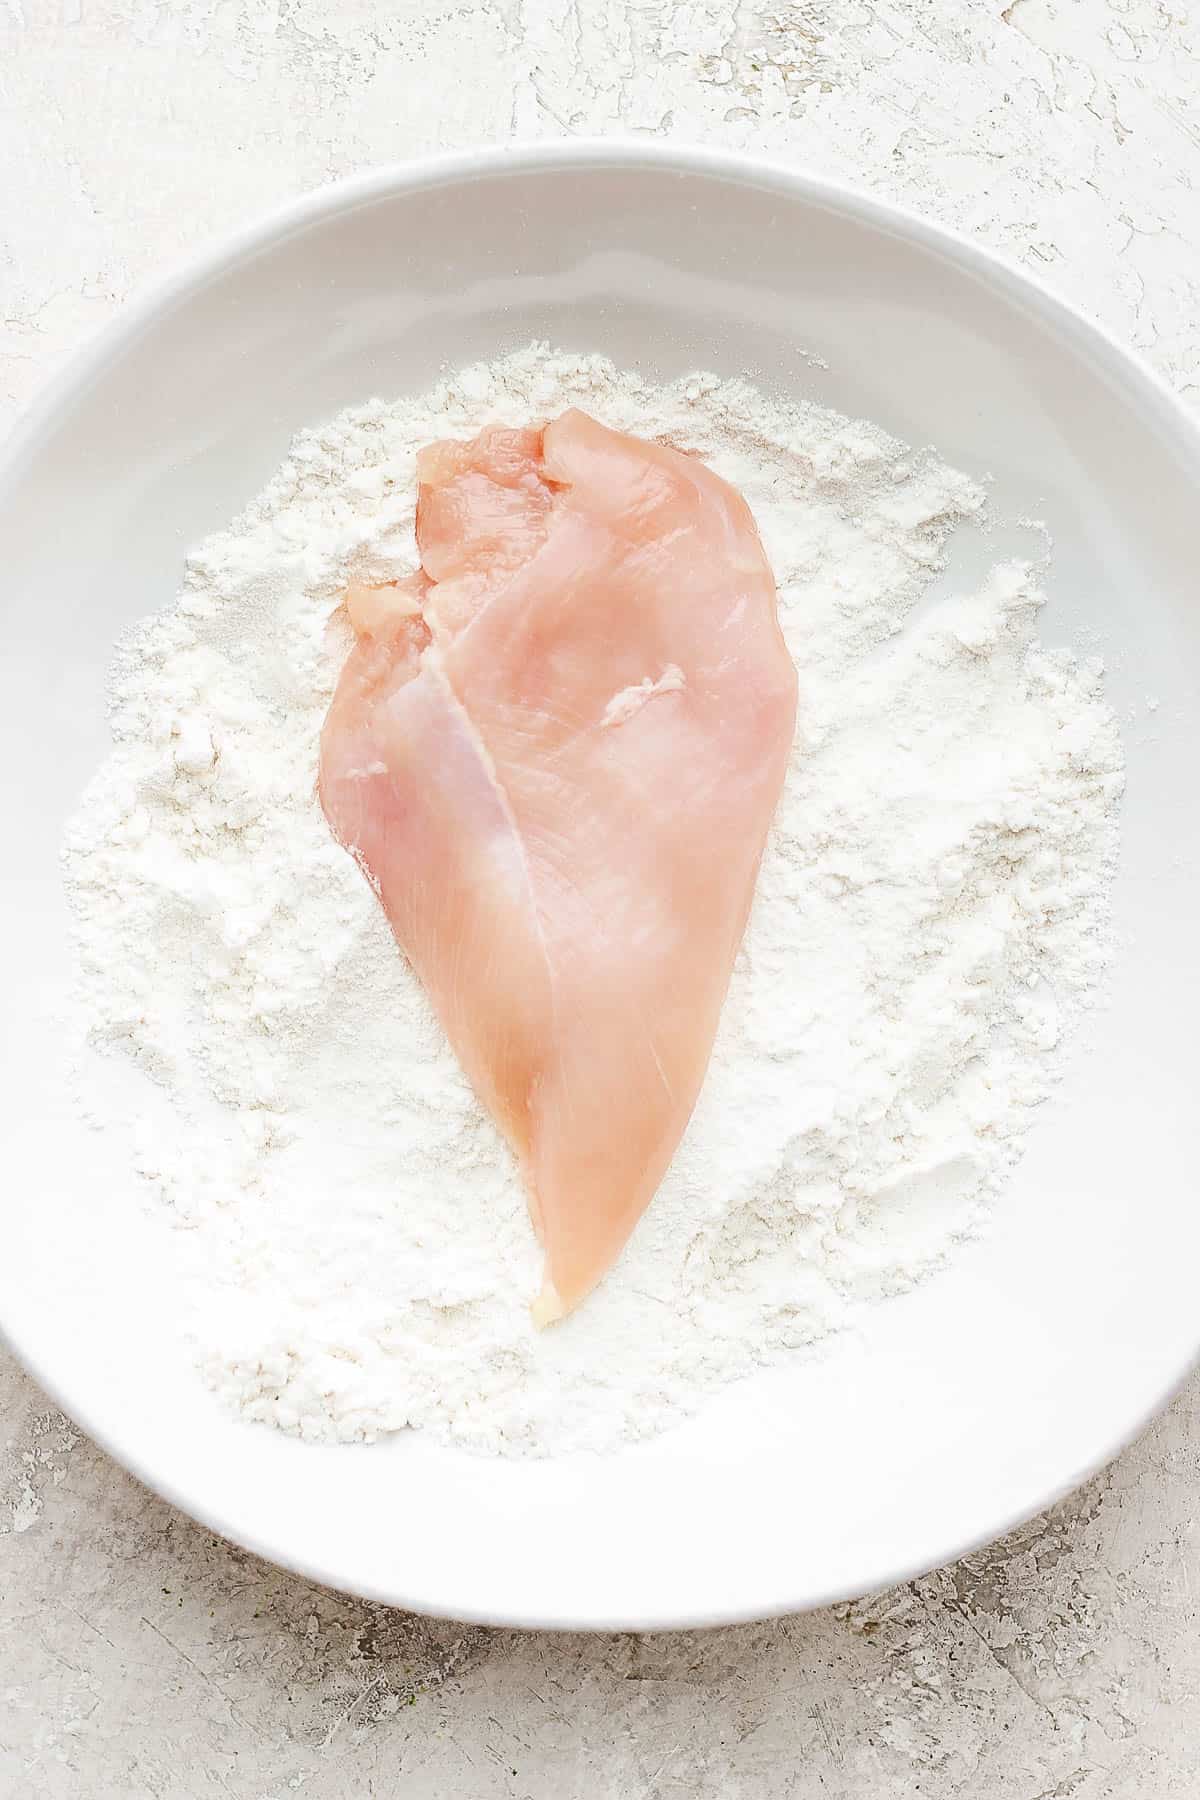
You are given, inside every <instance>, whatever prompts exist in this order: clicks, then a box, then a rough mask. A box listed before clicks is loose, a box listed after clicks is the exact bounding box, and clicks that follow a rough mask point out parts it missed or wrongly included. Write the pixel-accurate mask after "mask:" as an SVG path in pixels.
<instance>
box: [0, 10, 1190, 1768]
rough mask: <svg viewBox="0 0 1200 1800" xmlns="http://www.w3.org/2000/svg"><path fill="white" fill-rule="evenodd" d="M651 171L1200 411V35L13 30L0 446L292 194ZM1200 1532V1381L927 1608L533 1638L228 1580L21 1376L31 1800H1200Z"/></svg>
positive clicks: (168, 25) (633, 26) (36, 17)
mask: <svg viewBox="0 0 1200 1800" xmlns="http://www.w3.org/2000/svg"><path fill="white" fill-rule="evenodd" d="M1189 15H1190V16H1189ZM620 131H632V132H639V133H649V134H655V135H662V136H676V137H682V138H690V139H695V138H701V139H704V140H705V141H707V142H710V143H721V144H726V145H730V146H734V147H746V148H753V149H763V150H769V151H771V152H772V153H774V154H776V155H779V156H783V157H786V158H788V159H791V160H794V161H796V162H798V163H803V164H805V165H807V166H808V167H810V168H812V169H815V170H817V171H820V172H823V173H827V174H832V175H837V176H843V177H846V178H847V179H850V180H853V181H856V182H859V183H864V184H866V185H868V186H871V187H874V188H876V189H878V190H879V191H880V192H881V193H884V194H887V195H890V196H892V197H893V198H895V199H897V200H901V201H904V202H905V203H907V204H908V205H910V206H913V207H916V208H919V209H920V210H922V211H924V212H926V213H928V214H930V215H931V216H933V217H935V218H938V219H941V220H944V221H945V222H947V223H949V224H951V225H955V226H958V227H960V228H961V229H965V230H967V231H970V232H974V233H977V234H978V235H979V236H980V237H981V238H982V239H983V240H985V241H986V242H988V243H990V244H993V245H994V246H996V247H997V248H999V249H1001V250H1003V251H1005V252H1007V254H1008V255H1009V256H1010V257H1012V258H1014V259H1015V260H1017V261H1019V262H1021V263H1025V264H1028V265H1029V266H1030V267H1032V268H1034V269H1036V271H1037V272H1038V273H1039V274H1040V275H1042V276H1043V277H1044V278H1045V279H1046V280H1047V281H1049V282H1050V283H1051V284H1052V285H1054V286H1056V287H1057V288H1058V289H1059V290H1060V291H1061V292H1063V293H1065V294H1066V295H1068V296H1070V297H1071V298H1073V299H1074V300H1076V301H1078V302H1079V303H1080V304H1082V305H1083V306H1084V307H1085V308H1087V309H1088V310H1090V311H1091V312H1093V313H1095V314H1096V315H1097V316H1098V317H1099V318H1100V319H1102V320H1103V322H1104V323H1105V324H1107V325H1108V326H1109V327H1111V328H1112V329H1113V330H1114V331H1115V332H1117V333H1118V334H1120V335H1121V336H1122V337H1124V338H1126V339H1127V340H1129V341H1131V342H1132V343H1134V344H1135V345H1137V346H1138V348H1139V349H1141V350H1143V351H1144V352H1145V353H1146V354H1147V355H1148V356H1149V357H1150V359H1151V360H1152V361H1153V362H1154V363H1155V364H1156V365H1157V367H1158V368H1159V369H1160V370H1161V371H1162V373H1163V374H1164V375H1165V376H1166V377H1167V378H1168V380H1170V381H1171V382H1173V383H1174V384H1175V386H1176V387H1177V388H1179V389H1180V390H1181V391H1183V392H1185V393H1190V395H1191V396H1192V398H1193V399H1194V400H1196V401H1197V403H1200V196H1198V194H1197V191H1196V189H1197V186H1198V185H1200V19H1198V17H1197V12H1196V9H1194V8H1190V7H1187V6H1185V4H1184V0H1012V3H1011V4H1008V5H1004V6H1002V5H1001V3H1000V0H785V3H780V4H771V5H764V6H757V5H755V4H753V3H746V0H742V3H741V4H732V3H731V4H718V3H717V0H690V3H689V0H683V3H682V4H674V5H672V4H667V3H666V0H570V3H566V0H492V3H490V4H489V3H488V0H457V3H455V4H450V3H447V0H398V4H395V5H393V6H390V7H389V6H385V5H383V4H382V3H381V0H125V3H124V4H121V3H120V0H0V171H2V179H0V429H3V428H4V427H5V426H6V425H7V424H8V423H9V422H10V421H11V419H12V418H13V417H14V416H15V414H16V413H17V411H18V410H19V409H20V407H21V406H22V405H23V404H24V403H25V402H26V401H27V400H28V399H29V398H30V397H31V396H32V395H33V394H34V392H35V391H36V390H37V388H38V386H39V385H40V384H41V382H43V381H44V379H45V377H46V375H47V374H48V373H49V371H50V370H51V369H52V368H53V367H54V365H55V363H56V362H57V360H58V359H59V357H60V356H61V355H62V354H63V353H64V352H65V351H67V350H69V349H70V348H72V347H73V346H74V345H75V344H76V343H78V342H79V341H80V340H81V339H82V338H83V337H84V336H85V335H86V334H87V333H88V332H89V331H91V330H92V329H93V328H94V327H95V326H96V325H98V324H99V323H100V322H101V321H102V320H104V319H106V318H107V317H108V316H109V315H110V313H111V312H112V311H113V310H114V308H115V307H116V306H117V305H118V304H119V303H120V301H121V300H122V299H124V297H125V296H126V295H127V294H129V293H130V292H131V291H132V290H134V289H135V288H136V287H137V286H138V284H139V283H140V282H142V281H143V280H144V279H145V278H147V277H148V276H150V275H152V274H154V273H156V272H157V271H159V270H160V269H161V268H162V267H163V266H164V265H165V264H167V263H169V262H170V261H171V260H172V259H173V258H175V257H177V256H179V255H180V254H181V253H183V252H185V251H187V250H190V249H191V248H193V247H194V246H195V245H197V244H199V243H201V242H203V241H204V240H206V239H208V238H210V237H212V236H213V235H214V234H216V233H219V232H222V231H224V230H225V229H227V228H228V227H230V226H232V225H236V224H238V223H240V222H241V221H243V220H245V219H248V218H249V217H250V216H251V215H253V214H254V213H256V212H258V211H260V210H261V209H262V208H264V207H267V206H269V205H271V204H273V203H274V202H276V201H278V200H280V199H283V198H284V197H286V196H288V195H292V194H295V193H298V192H300V191H302V190H303V189H305V188H308V187H311V186H313V185H315V184H316V183H318V182H321V181H324V180H327V179H329V178H330V177H333V176H337V175H343V174H347V173H349V172H351V171H353V170H357V169H362V168H365V167H369V166H370V165H371V164H373V163H378V162H381V161H388V160H394V159H396V158H398V157H405V156H410V155H413V154H415V153H418V152H421V151H425V150H431V149H435V148H450V147H456V146H465V145H469V144H474V143H477V142H480V141H483V140H497V139H503V138H507V137H512V136H514V135H515V136H517V137H539V136H554V135H559V134H562V133H567V132H569V133H580V134H590V133H599V132H620ZM1198 1500H1200V1384H1197V1383H1193V1385H1192V1387H1191V1388H1190V1389H1189V1390H1187V1391H1185V1392H1184V1394H1183V1395H1182V1396H1181V1397H1180V1399H1179V1400H1178V1401H1177V1402H1176V1404H1175V1406H1174V1408H1173V1410H1172V1412H1171V1413H1170V1414H1169V1416H1168V1417H1167V1418H1165V1419H1164V1420H1162V1421H1161V1422H1160V1423H1159V1424H1157V1425H1156V1426H1154V1427H1153V1428H1152V1429H1151V1430H1150V1431H1149V1433H1148V1434H1147V1435H1146V1436H1145V1437H1144V1438H1143V1439H1142V1441H1141V1442H1140V1443H1139V1444H1137V1445H1136V1446H1135V1447H1134V1448H1133V1449H1131V1450H1130V1451H1129V1452H1127V1454H1126V1455H1125V1456H1123V1457H1122V1458H1121V1459H1120V1460H1119V1461H1118V1462H1117V1463H1116V1464H1115V1465H1114V1466H1113V1467H1112V1468H1110V1469H1109V1470H1108V1471H1107V1472H1106V1473H1105V1474H1103V1475H1102V1476H1100V1477H1099V1478H1097V1479H1096V1480H1095V1481H1093V1482H1092V1483H1090V1484H1089V1486H1088V1487H1087V1488H1085V1489H1084V1490H1083V1491H1082V1492H1081V1493H1079V1494H1077V1495H1076V1496H1074V1497H1073V1498H1072V1499H1070V1500H1069V1501H1067V1502H1065V1503H1064V1504H1063V1505H1061V1506H1060V1507H1058V1508H1057V1509H1056V1510H1055V1511H1054V1512H1053V1513H1052V1514H1050V1515H1048V1516H1047V1517H1045V1518H1043V1519H1040V1520H1038V1521H1036V1522H1035V1523H1034V1524H1032V1525H1030V1526H1028V1527H1026V1528H1025V1529H1023V1530H1021V1531H1019V1532H1017V1533H1016V1534H1014V1535H1013V1536H1012V1537H1010V1538H1009V1539H1007V1540H1006V1541H1005V1542H1003V1543H1001V1544H998V1545H995V1546H993V1547H992V1548H990V1549H988V1550H986V1551H983V1552H981V1553H980V1554H978V1555H977V1556H973V1557H971V1558H969V1559H967V1560H966V1561H965V1562H962V1563H960V1564H958V1565H957V1566H955V1567H954V1568H952V1569H949V1570H944V1571H942V1572H940V1573H937V1574H934V1575H930V1576H928V1577H926V1578H925V1579H924V1580H921V1581H917V1582H912V1583H908V1584H906V1585H905V1586H903V1587H899V1588H896V1589H893V1590H892V1591H890V1592H888V1593H886V1594H882V1595H875V1596H873V1597H871V1598H869V1599H865V1600H863V1601H860V1602H858V1603H856V1604H855V1605H853V1606H847V1607H839V1608H835V1609H833V1610H831V1611H827V1612H823V1613H818V1614H814V1615H810V1616H807V1617H802V1618H795V1619H788V1620H783V1621H780V1622H777V1623H775V1624H770V1625H763V1626H748V1627H744V1628H740V1629H736V1630H726V1631H720V1632H710V1633H700V1634H694V1635H687V1634H667V1635H661V1636H652V1637H633V1636H630V1637H620V1638H616V1637H605V1638H585V1637H568V1638H555V1637H550V1636H542V1635H536V1634H535V1635H525V1636H521V1635H516V1634H511V1633H507V1632H492V1631H486V1630H481V1629H476V1628H474V1627H470V1628H468V1627H460V1626H455V1625H443V1624H437V1623H432V1622H429V1621H425V1620H420V1619H415V1618H412V1617H409V1616H407V1615H404V1614H400V1613H392V1612H388V1611H387V1610H386V1609H383V1608H380V1607H377V1606H370V1605H366V1604H364V1603H361V1602H358V1601H353V1600H346V1599H342V1598H340V1597H338V1596H336V1595H332V1594H329V1593H326V1592H325V1591H323V1590H322V1589H320V1588H316V1587H313V1586H312V1585H311V1584H309V1583H307V1582H304V1581H301V1580H299V1579H297V1578H294V1577H292V1576H289V1575H284V1574H282V1573H280V1572H278V1571H275V1570H272V1569H270V1568H267V1567H265V1566H264V1565H262V1564H260V1563H259V1562H257V1561H256V1560H255V1559H254V1558H252V1557H249V1556H246V1555H243V1554H242V1553H241V1552H239V1551H236V1550H233V1549H231V1548H229V1547H228V1546H227V1545H225V1544H223V1543H221V1542H220V1541H218V1540H217V1539H214V1538H213V1537H212V1536H211V1535H210V1534H209V1533H207V1532H206V1531H203V1530H201V1529H200V1528H199V1527H198V1526H195V1525H193V1524H191V1523H190V1522H189V1521H188V1520H187V1519H185V1518H184V1517H182V1516H181V1515H179V1514H177V1513H175V1512H173V1511H172V1510H171V1509H170V1508H169V1507H167V1506H165V1505H164V1504H162V1503H161V1502H160V1501H158V1500H156V1499H153V1498H151V1497H150V1496H149V1495H147V1494H146V1493H144V1492H143V1491H142V1490H141V1489H140V1488H139V1487H137V1486H136V1484H135V1483H134V1482H133V1481H132V1480H131V1479H130V1478H129V1477H128V1476H126V1475H124V1474H123V1473H122V1472H121V1471H120V1470H119V1469H117V1468H116V1467H114V1466H113V1464H111V1463H110V1462H109V1461H108V1460H107V1459H106V1458H105V1457H104V1456H103V1455H101V1454H100V1452H99V1451H97V1450H95V1449H94V1448H93V1447H92V1446H91V1445H90V1444H89V1443H88V1442H87V1441H86V1439H84V1438H83V1437H81V1435H80V1434H79V1433H78V1432H76V1431H75V1430H74V1429H73V1428H72V1427H71V1426H70V1425H69V1424H68V1423H67V1422H66V1420H64V1419H63V1418H62V1416H61V1415H60V1414H58V1413H57V1412H55V1411H53V1410H50V1409H48V1407H47V1403H46V1402H45V1400H44V1399H43V1398H42V1396H41V1395H40V1394H39V1393H38V1392H37V1390H36V1389H35V1388H34V1387H33V1385H32V1384H31V1383H30V1382H29V1381H28V1380H27V1379H26V1377H25V1376H24V1375H23V1374H22V1373H21V1372H20V1371H19V1370H18V1369H17V1368H16V1367H15V1365H13V1364H12V1363H11V1361H9V1360H8V1359H7V1358H4V1357H3V1356H0V1800H8V1797H9V1796H12V1797H13V1800H17V1797H18V1796H19V1797H20V1800H40V1797H42V1796H55V1797H57V1796H76V1795H79V1796H85V1797H86V1800H107V1797H108V1796H110V1795H112V1796H117V1795H121V1796H126V1795H128V1796H141V1795H154V1796H162V1797H165V1800H192V1797H193V1796H195V1797H196V1800H200V1797H205V1800H208V1797H209V1796H212V1797H214V1800H216V1797H219V1796H222V1795H224V1796H234V1797H236V1800H284V1797H286V1796H289V1795H291V1794H292V1793H296V1792H301V1793H303V1794H304V1796H305V1797H306V1800H359V1797H360V1796H365V1795H371V1794H375V1795H379V1796H381V1800H382V1797H386V1800H392V1796H398V1797H400V1800H448V1797H450V1796H463V1797H464V1800H491V1797H492V1796H496V1797H500V1796H511V1797H512V1800H521V1797H523V1796H525V1797H529V1800H577V1797H578V1800H665V1797H669V1796H674V1797H678V1800H708V1797H712V1800H743V1797H744V1800H759V1797H760V1796H762V1797H764V1800H774V1797H776V1796H778V1797H779V1800H783V1797H784V1796H787V1797H788V1800H793V1797H796V1800H808V1797H809V1796H812V1797H813V1800H816V1797H818V1796H820V1797H821V1800H860V1797H861V1800H893V1797H899V1796H910V1795H911V1796H914V1797H915V1796H920V1800H951V1797H954V1800H1066V1797H1067V1796H1070V1797H1072V1800H1167V1797H1168V1796H1176V1795H1178V1796H1180V1797H1181V1800H1182V1797H1186V1800H1195V1797H1196V1796H1197V1795H1198V1794H1200V1691H1198V1690H1200V1633H1198V1631H1197V1623H1198V1619H1197V1611H1196V1607H1195V1604H1194V1602H1193V1599H1192V1585H1193V1582H1195V1583H1196V1585H1197V1587H1200V1543H1198V1542H1197V1540H1196V1536H1195V1528H1194V1524H1193V1519H1194V1515H1195V1513H1196V1511H1197V1502H1198Z"/></svg>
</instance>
